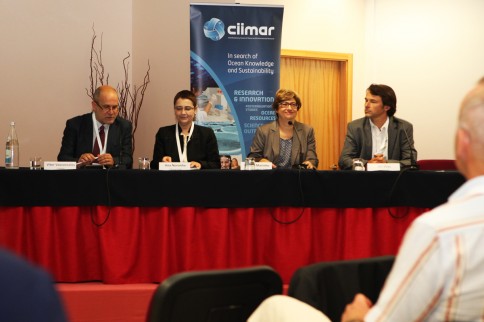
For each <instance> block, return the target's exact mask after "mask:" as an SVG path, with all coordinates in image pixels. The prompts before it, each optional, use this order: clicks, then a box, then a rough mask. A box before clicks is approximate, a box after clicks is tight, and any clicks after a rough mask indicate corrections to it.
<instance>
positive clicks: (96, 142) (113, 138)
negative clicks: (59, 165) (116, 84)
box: [57, 85, 133, 169]
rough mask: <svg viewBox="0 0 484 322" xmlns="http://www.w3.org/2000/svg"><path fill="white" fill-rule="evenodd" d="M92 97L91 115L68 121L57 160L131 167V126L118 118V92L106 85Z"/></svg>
mask: <svg viewBox="0 0 484 322" xmlns="http://www.w3.org/2000/svg"><path fill="white" fill-rule="evenodd" d="M93 98H94V100H93V101H92V103H91V106H92V113H88V114H84V115H80V116H76V117H74V118H72V119H69V120H67V122H66V128H65V129H64V136H63V138H62V146H61V149H60V152H59V155H58V156H57V160H59V161H76V162H79V163H81V165H88V164H92V163H99V164H101V165H103V166H108V167H109V166H114V165H117V166H120V167H126V168H128V169H129V168H131V167H132V164H133V156H132V154H133V143H132V134H131V133H132V124H131V122H129V121H127V120H125V119H123V118H121V117H119V116H118V114H119V100H118V93H117V92H116V90H115V89H114V88H113V87H111V86H107V85H104V86H100V87H98V88H97V89H96V91H95V92H94V97H93Z"/></svg>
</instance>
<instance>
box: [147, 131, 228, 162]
mask: <svg viewBox="0 0 484 322" xmlns="http://www.w3.org/2000/svg"><path fill="white" fill-rule="evenodd" d="M175 130H176V125H175V124H173V125H169V126H165V127H160V129H159V130H158V133H156V140H155V147H154V150H153V160H152V161H151V169H158V163H159V162H161V159H162V158H163V157H164V156H170V157H171V159H172V161H173V162H180V157H179V156H178V148H177V145H176V136H175ZM180 144H181V148H182V149H183V137H182V136H181V135H180ZM187 159H188V161H196V162H198V163H200V164H201V165H202V169H220V156H219V152H218V144H217V138H216V137H215V133H214V132H213V130H212V129H211V128H209V127H205V126H199V125H196V124H195V127H194V128H193V134H192V137H191V138H190V141H189V142H188V147H187Z"/></svg>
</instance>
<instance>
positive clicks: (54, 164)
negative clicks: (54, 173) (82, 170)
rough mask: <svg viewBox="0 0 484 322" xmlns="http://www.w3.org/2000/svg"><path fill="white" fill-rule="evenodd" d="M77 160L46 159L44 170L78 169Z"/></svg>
mask: <svg viewBox="0 0 484 322" xmlns="http://www.w3.org/2000/svg"><path fill="white" fill-rule="evenodd" d="M76 168H77V166H76V162H70V161H45V162H44V170H76Z"/></svg>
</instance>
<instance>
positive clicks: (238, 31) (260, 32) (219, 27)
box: [203, 18, 275, 41]
mask: <svg viewBox="0 0 484 322" xmlns="http://www.w3.org/2000/svg"><path fill="white" fill-rule="evenodd" d="M274 29H275V27H273V26H270V27H269V26H259V27H257V26H246V25H245V24H244V23H241V22H237V24H236V25H231V26H228V27H227V33H228V34H229V35H231V36H269V37H270V36H272V32H273V31H274ZM203 33H204V34H205V37H207V38H210V39H212V40H213V41H219V40H220V39H222V38H223V36H225V24H224V23H223V22H222V20H220V19H218V18H212V19H210V20H209V21H207V22H205V24H204V25H203Z"/></svg>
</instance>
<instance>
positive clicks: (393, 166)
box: [366, 162, 400, 171]
mask: <svg viewBox="0 0 484 322" xmlns="http://www.w3.org/2000/svg"><path fill="white" fill-rule="evenodd" d="M366 171H400V163H396V162H395V163H367V164H366Z"/></svg>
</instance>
